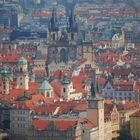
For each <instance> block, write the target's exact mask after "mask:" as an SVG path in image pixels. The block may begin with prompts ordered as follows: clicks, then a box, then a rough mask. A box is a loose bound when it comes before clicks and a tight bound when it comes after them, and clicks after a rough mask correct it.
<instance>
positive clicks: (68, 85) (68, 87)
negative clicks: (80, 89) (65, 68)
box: [61, 73, 74, 100]
mask: <svg viewBox="0 0 140 140" xmlns="http://www.w3.org/2000/svg"><path fill="white" fill-rule="evenodd" d="M73 91H74V89H73V84H72V82H71V81H70V80H69V79H68V75H67V73H64V77H63V79H62V81H61V97H62V98H63V99H66V100H69V97H70V93H71V92H73Z"/></svg>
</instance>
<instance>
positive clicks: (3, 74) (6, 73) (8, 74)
mask: <svg viewBox="0 0 140 140" xmlns="http://www.w3.org/2000/svg"><path fill="white" fill-rule="evenodd" d="M0 74H1V76H2V77H4V78H9V76H10V72H9V71H8V70H7V69H6V68H4V69H3V70H2V71H0Z"/></svg>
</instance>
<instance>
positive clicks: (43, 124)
mask: <svg viewBox="0 0 140 140" xmlns="http://www.w3.org/2000/svg"><path fill="white" fill-rule="evenodd" d="M49 124H50V122H49V121H48V120H32V125H33V126H34V127H35V128H36V129H37V130H39V131H42V130H45V129H46V128H47V127H48V126H49Z"/></svg>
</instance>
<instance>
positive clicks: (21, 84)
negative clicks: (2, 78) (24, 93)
mask: <svg viewBox="0 0 140 140" xmlns="http://www.w3.org/2000/svg"><path fill="white" fill-rule="evenodd" d="M17 88H21V89H26V90H28V89H29V75H28V63H27V60H26V59H25V58H24V57H21V58H20V59H19V60H18V72H17Z"/></svg>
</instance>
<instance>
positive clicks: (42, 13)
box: [34, 11, 51, 17]
mask: <svg viewBox="0 0 140 140" xmlns="http://www.w3.org/2000/svg"><path fill="white" fill-rule="evenodd" d="M50 16H51V12H49V11H42V12H41V11H37V12H36V13H35V14H34V17H50Z"/></svg>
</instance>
